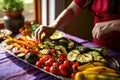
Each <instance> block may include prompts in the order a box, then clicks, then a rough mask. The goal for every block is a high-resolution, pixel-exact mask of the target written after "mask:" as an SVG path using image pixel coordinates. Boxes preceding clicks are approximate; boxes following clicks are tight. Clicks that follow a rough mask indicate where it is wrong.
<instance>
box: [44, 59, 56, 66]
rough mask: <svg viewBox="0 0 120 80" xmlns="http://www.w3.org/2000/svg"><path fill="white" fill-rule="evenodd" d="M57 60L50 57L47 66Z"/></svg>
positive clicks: (46, 62)
mask: <svg viewBox="0 0 120 80" xmlns="http://www.w3.org/2000/svg"><path fill="white" fill-rule="evenodd" d="M53 62H55V60H54V58H48V60H47V61H45V66H51V65H52V64H53Z"/></svg>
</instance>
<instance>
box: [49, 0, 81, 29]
mask: <svg viewBox="0 0 120 80" xmlns="http://www.w3.org/2000/svg"><path fill="white" fill-rule="evenodd" d="M73 8H74V9H73ZM80 11H81V9H80V7H79V6H77V5H76V4H75V3H73V2H72V3H71V5H70V6H69V7H68V8H66V9H65V10H64V11H63V12H62V13H61V14H60V15H59V16H58V17H57V19H56V20H55V21H54V22H53V23H52V24H50V25H49V26H50V27H51V26H52V27H55V28H58V27H61V26H65V25H67V24H69V23H70V22H71V21H73V20H74V19H75V18H76V16H77V15H78V14H79V13H80Z"/></svg>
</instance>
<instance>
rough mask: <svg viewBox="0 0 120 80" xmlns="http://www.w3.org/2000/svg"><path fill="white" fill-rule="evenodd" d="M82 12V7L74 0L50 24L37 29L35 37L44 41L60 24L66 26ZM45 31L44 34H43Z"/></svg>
mask: <svg viewBox="0 0 120 80" xmlns="http://www.w3.org/2000/svg"><path fill="white" fill-rule="evenodd" d="M80 12H81V8H80V7H79V6H78V5H77V4H76V3H75V2H74V1H73V2H72V3H71V4H70V5H69V6H68V7H67V8H66V9H65V10H64V11H63V12H62V13H61V14H60V15H59V16H58V17H57V19H56V20H55V21H54V22H53V23H52V24H50V25H48V26H44V25H40V27H39V28H38V29H37V30H36V31H35V38H36V40H38V41H39V42H41V41H44V40H45V39H46V38H48V37H49V36H51V35H52V34H53V32H54V31H55V30H56V29H57V28H58V27H60V26H65V25H67V24H69V23H70V22H71V21H73V20H74V19H75V18H76V17H77V15H78V14H79V13H80ZM43 33H44V35H42V34H43Z"/></svg>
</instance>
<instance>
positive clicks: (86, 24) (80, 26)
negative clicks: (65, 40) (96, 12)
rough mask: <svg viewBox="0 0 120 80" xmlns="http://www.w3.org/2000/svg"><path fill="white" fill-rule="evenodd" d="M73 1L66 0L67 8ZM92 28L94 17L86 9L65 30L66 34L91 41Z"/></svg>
mask: <svg viewBox="0 0 120 80" xmlns="http://www.w3.org/2000/svg"><path fill="white" fill-rule="evenodd" d="M71 1H72V0H65V5H66V7H67V6H68V5H69V4H70V2H71ZM92 28H93V16H92V15H91V14H90V12H89V11H88V10H87V9H84V10H83V11H82V12H81V13H80V15H79V16H78V17H77V18H76V19H75V20H74V21H73V22H72V23H70V24H69V25H67V26H66V27H65V28H64V32H66V33H69V34H72V35H74V36H77V37H80V38H83V39H86V40H89V41H91V39H92V36H91V31H92Z"/></svg>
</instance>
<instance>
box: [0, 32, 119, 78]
mask: <svg viewBox="0 0 120 80" xmlns="http://www.w3.org/2000/svg"><path fill="white" fill-rule="evenodd" d="M64 37H67V38H69V39H73V40H75V41H77V42H79V43H81V44H83V45H84V46H88V47H99V46H98V45H95V44H93V43H92V42H89V41H88V40H84V39H81V38H78V37H75V36H72V35H69V34H65V36H64ZM108 55H109V56H110V57H113V58H115V59H116V60H118V62H119V63H120V59H119V58H120V54H119V53H117V52H114V51H111V50H108ZM0 80H59V79H58V78H56V77H54V76H52V75H50V74H47V73H45V72H43V71H41V70H39V69H37V68H35V67H33V66H31V65H30V64H27V63H26V62H23V61H21V60H19V59H18V58H16V57H14V56H13V55H11V54H9V53H8V52H7V51H5V50H4V49H2V48H1V47H0Z"/></svg>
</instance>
